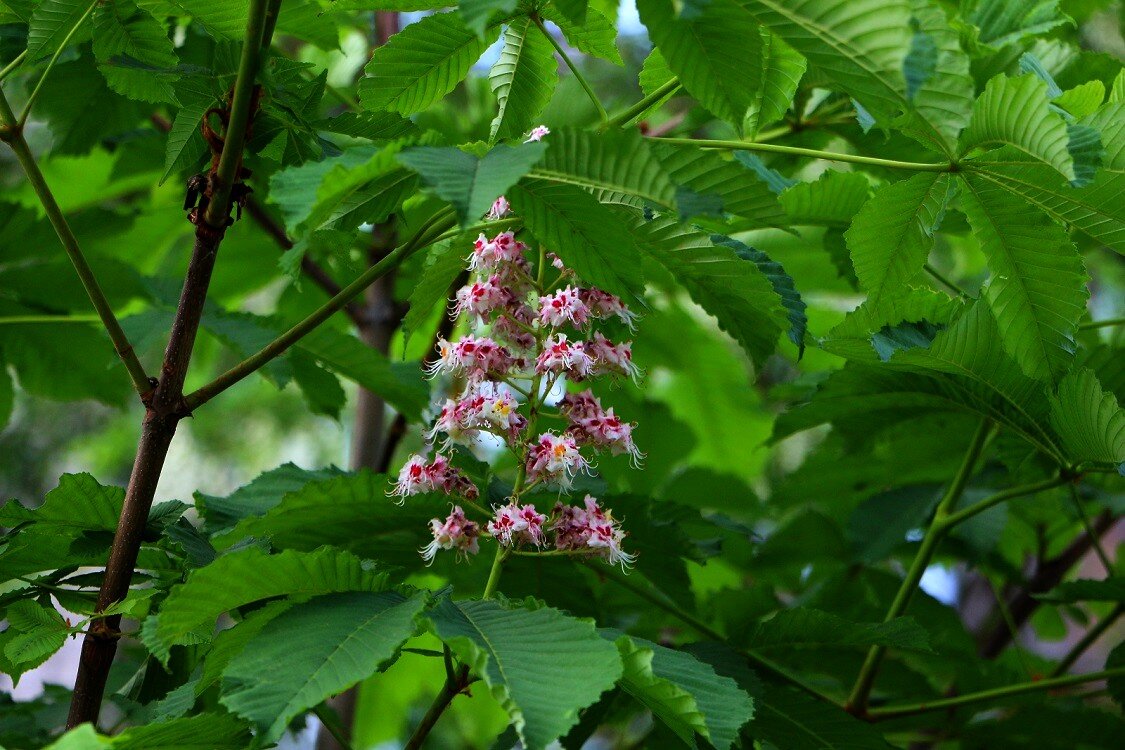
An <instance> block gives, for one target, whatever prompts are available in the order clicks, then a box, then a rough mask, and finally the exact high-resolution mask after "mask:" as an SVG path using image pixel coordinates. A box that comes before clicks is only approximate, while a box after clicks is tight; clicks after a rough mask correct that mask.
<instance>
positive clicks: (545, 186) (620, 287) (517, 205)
mask: <svg viewBox="0 0 1125 750" xmlns="http://www.w3.org/2000/svg"><path fill="white" fill-rule="evenodd" d="M508 200H509V201H510V202H511V204H512V210H513V211H515V213H516V214H517V215H518V216H519V217H520V218H521V219H523V222H524V226H525V227H527V229H528V231H530V232H531V233H532V234H533V235H535V237H536V238H537V239H538V240H539V241H540V242H542V243H544V244H545V245H546V246H547V247H549V248H551V250H552V251H554V252H556V253H558V255H559V257H560V258H562V260H563V262H564V263H565V264H566V265H567V266H569V267H570V268H572V269H574V271H575V272H576V273H577V274H578V276H579V277H580V278H582V279H583V280H584V281H585V282H586V283H588V284H591V285H593V286H596V287H598V288H600V289H604V290H606V291H607V292H610V293H611V294H616V295H618V296H619V297H621V298H622V299H625V300H631V299H636V298H638V297H639V295H640V292H641V287H642V284H643V277H642V275H641V269H640V263H639V260H640V256H639V254H638V253H637V248H636V246H635V245H634V243H633V240H632V237H631V236H630V235H629V232H628V230H627V229H626V228H625V227H624V226H622V224H621V222H620V221H618V220H617V219H616V217H615V216H614V215H613V214H612V213H611V212H610V211H609V209H607V208H606V207H605V206H603V205H601V204H600V203H598V201H597V200H596V199H595V198H594V197H593V196H591V195H590V194H589V193H587V192H586V191H584V190H582V189H581V188H578V187H575V186H573V185H562V184H558V183H551V182H547V181H546V180H540V179H524V180H523V181H522V182H520V184H519V185H516V186H515V187H513V188H512V189H511V190H510V191H509V192H508Z"/></svg>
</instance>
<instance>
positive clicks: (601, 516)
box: [550, 495, 636, 568]
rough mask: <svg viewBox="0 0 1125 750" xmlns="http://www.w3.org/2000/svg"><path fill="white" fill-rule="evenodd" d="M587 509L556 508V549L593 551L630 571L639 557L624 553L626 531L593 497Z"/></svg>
mask: <svg viewBox="0 0 1125 750" xmlns="http://www.w3.org/2000/svg"><path fill="white" fill-rule="evenodd" d="M583 504H584V505H585V507H584V508H576V507H574V506H570V505H563V504H562V503H561V502H560V503H557V504H556V505H555V509H554V515H555V522H554V523H553V524H551V527H550V528H551V530H552V531H554V532H555V547H556V548H558V549H561V550H575V551H579V550H584V549H585V550H590V551H592V552H594V553H596V554H600V555H603V556H605V557H606V559H608V560H609V562H610V563H611V564H613V565H616V564H618V563H620V564H621V566H622V567H623V568H624V567H627V566H629V565H632V564H633V562H634V561H635V560H636V556H635V555H632V554H629V553H627V552H625V551H624V550H623V549H621V543H622V542H623V541H624V540H625V536H626V534H625V531H624V530H623V529H622V528H621V527H620V525H619V524H618V523H617V521H616V519H614V518H613V514H612V513H611V512H610V511H607V510H603V509H602V508H601V506H600V505H598V501H597V499H596V498H594V497H593V496H592V495H587V496H586V498H585V500H584V501H583Z"/></svg>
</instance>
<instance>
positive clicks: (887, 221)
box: [844, 173, 955, 304]
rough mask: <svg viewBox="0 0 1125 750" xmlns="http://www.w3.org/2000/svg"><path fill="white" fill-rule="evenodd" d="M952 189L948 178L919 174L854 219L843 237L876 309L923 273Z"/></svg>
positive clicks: (880, 195)
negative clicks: (879, 304)
mask: <svg viewBox="0 0 1125 750" xmlns="http://www.w3.org/2000/svg"><path fill="white" fill-rule="evenodd" d="M954 185H955V183H954V182H953V180H951V179H950V178H949V176H948V175H944V174H940V173H938V174H919V175H915V176H913V177H911V178H910V179H908V180H903V181H902V182H896V183H894V184H891V185H886V186H884V187H883V188H882V189H880V190H878V191H877V192H876V193H875V195H874V196H872V197H871V199H869V200H868V201H867V202H866V203H864V204H863V208H861V209H860V210H859V212H858V213H857V214H856V216H855V219H854V220H853V221H852V224H851V226H850V227H849V228H848V231H847V232H845V234H844V237H845V238H846V239H847V242H848V251H849V252H850V254H851V258H852V266H853V267H854V268H855V274H856V277H857V278H858V279H859V284H860V287H861V288H862V289H863V291H865V292H866V293H867V298H868V300H869V301H871V302H872V303H873V304H875V303H877V302H878V300H880V299H882V298H883V297H885V296H894V295H896V294H898V293H900V292H901V291H902V289H903V288H904V287H905V286H906V285H907V284H909V283H910V282H911V281H913V280H914V279H915V278H916V277H917V276H918V274H919V273H921V271H922V266H923V264H924V263H925V262H926V258H927V257H929V254H930V250H931V249H933V246H934V232H935V231H936V230H937V226H938V224H939V223H940V222H941V219H942V215H943V214H944V211H945V205H946V202H947V201H948V200H949V197H950V193H951V189H952V187H953V186H954Z"/></svg>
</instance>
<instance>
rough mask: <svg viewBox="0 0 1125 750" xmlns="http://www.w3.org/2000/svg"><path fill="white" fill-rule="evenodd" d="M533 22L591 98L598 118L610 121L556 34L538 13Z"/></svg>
mask: <svg viewBox="0 0 1125 750" xmlns="http://www.w3.org/2000/svg"><path fill="white" fill-rule="evenodd" d="M531 21H532V23H534V24H535V25H536V26H538V27H539V30H540V31H541V32H543V36H545V37H547V41H549V42H550V43H551V46H552V47H554V48H555V52H558V53H559V57H561V58H562V59H563V62H565V63H566V67H568V68H570V72H571V73H573V74H574V78H575V80H577V81H578V85H579V86H581V87H582V90H583V91H585V92H586V96H588V97H590V101H591V102H593V104H594V107H595V108H596V109H597V110H598V118H599V119H600V120H601V121H602V122H605V121H606V120H608V119H609V115H608V114H607V113H606V111H605V107H603V106H602V103H601V102H600V101H598V95H597V94H595V93H594V89H593V87H592V86H590V82H589V81H587V80H586V77H585V76H583V75H582V73H581V71H579V70H578V66H577V65H575V64H574V61H573V60H571V59H570V55H568V54H566V50H565V49H563V46H562V45H561V44H559V40H558V39H555V36H554V34H552V33H551V32H550V31H547V27H546V26H544V25H543V19H542V18H540V17H539V14H538V13H532V14H531Z"/></svg>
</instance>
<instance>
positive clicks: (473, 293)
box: [452, 274, 511, 319]
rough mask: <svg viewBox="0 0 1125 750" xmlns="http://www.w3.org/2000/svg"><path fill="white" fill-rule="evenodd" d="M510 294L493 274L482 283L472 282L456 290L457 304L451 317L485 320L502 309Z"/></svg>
mask: <svg viewBox="0 0 1125 750" xmlns="http://www.w3.org/2000/svg"><path fill="white" fill-rule="evenodd" d="M510 296H511V292H509V291H508V290H506V289H505V288H504V286H503V284H502V283H501V282H500V276H499V275H497V274H493V275H491V276H489V277H488V278H487V279H486V280H484V281H474V282H472V283H471V284H466V285H465V286H463V287H461V288H460V289H458V290H457V295H456V299H457V304H456V306H454V308H453V311H452V316H453V317H454V318H457V317H458V316H459V315H463V314H471V315H479V316H480V317H482V318H485V319H487V318H488V316H489V314H490V313H491V312H492V311H493V310H495V309H497V308H499V307H502V306H503V305H504V304H505V303H506V302H507V301H508V299H509V298H510Z"/></svg>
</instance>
